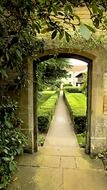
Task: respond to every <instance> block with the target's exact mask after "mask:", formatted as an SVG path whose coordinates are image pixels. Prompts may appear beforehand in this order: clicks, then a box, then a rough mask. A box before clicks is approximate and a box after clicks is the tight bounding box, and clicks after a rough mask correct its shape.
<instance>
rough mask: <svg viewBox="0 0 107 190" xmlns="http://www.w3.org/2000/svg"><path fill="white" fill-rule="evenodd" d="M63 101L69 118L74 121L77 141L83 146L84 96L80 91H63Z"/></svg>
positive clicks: (84, 124) (84, 123)
mask: <svg viewBox="0 0 107 190" xmlns="http://www.w3.org/2000/svg"><path fill="white" fill-rule="evenodd" d="M65 101H66V103H67V107H68V109H69V112H70V116H71V120H72V121H73V123H74V130H75V133H76V136H77V140H78V143H79V145H80V146H81V147H85V139H86V134H85V131H86V120H87V119H86V109H87V103H86V96H85V95H84V94H82V93H69V92H67V91H65Z"/></svg>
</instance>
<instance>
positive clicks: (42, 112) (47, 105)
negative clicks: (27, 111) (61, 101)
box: [38, 93, 58, 133]
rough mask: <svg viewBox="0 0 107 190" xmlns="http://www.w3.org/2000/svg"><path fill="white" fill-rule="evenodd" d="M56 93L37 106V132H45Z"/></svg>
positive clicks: (56, 97)
mask: <svg viewBox="0 0 107 190" xmlns="http://www.w3.org/2000/svg"><path fill="white" fill-rule="evenodd" d="M57 99H58V93H55V94H54V95H52V96H51V97H50V98H49V99H48V100H47V101H45V102H44V103H43V104H42V105H41V106H39V108H38V129H39V132H44V133H47V131H48V129H49V125H50V122H51V119H52V116H53V113H54V110H55V106H56V102H57Z"/></svg>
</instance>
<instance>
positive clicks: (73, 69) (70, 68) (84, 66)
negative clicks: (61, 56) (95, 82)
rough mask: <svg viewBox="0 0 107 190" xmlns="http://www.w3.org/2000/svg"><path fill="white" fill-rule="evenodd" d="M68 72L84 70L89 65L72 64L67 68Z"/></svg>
mask: <svg viewBox="0 0 107 190" xmlns="http://www.w3.org/2000/svg"><path fill="white" fill-rule="evenodd" d="M66 70H67V71H68V72H79V73H81V72H83V71H85V72H86V71H87V65H72V66H71V67H69V68H67V69H66Z"/></svg>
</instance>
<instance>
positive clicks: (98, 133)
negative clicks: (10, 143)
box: [20, 48, 107, 154]
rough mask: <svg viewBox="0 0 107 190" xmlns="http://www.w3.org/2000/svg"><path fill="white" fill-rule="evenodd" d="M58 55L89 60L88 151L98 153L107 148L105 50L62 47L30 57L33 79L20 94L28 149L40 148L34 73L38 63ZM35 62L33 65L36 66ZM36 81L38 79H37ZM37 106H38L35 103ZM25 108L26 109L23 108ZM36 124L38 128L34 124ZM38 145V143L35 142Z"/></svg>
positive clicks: (29, 67) (29, 63) (106, 71)
mask: <svg viewBox="0 0 107 190" xmlns="http://www.w3.org/2000/svg"><path fill="white" fill-rule="evenodd" d="M56 54H57V57H75V58H77V59H80V60H84V61H86V62H87V63H88V76H89V77H88V84H89V85H88V113H87V114H88V130H87V146H86V147H87V148H86V149H87V152H90V153H91V154H96V153H98V152H99V151H103V150H106V147H107V135H106V133H107V132H106V123H107V115H106V107H107V106H106V85H105V84H106V81H107V79H106V73H107V66H106V65H107V64H106V59H107V55H106V54H105V53H104V52H103V50H102V49H100V48H99V49H96V50H88V51H83V50H81V51H80V50H73V49H70V48H59V49H57V53H56V50H55V49H54V48H53V49H47V50H45V51H44V53H38V54H37V56H36V59H35V60H34V59H33V60H28V64H27V72H28V78H30V80H29V81H30V82H29V83H28V86H27V87H26V89H23V91H22V95H21V96H20V110H21V109H22V104H25V105H23V107H24V106H25V108H26V109H24V117H23V113H22V112H21V111H20V113H22V114H21V117H22V119H23V118H24V122H25V124H24V126H26V127H23V129H22V130H23V131H24V132H25V133H26V134H27V135H28V136H29V145H28V148H27V149H28V150H29V151H30V152H34V148H35V150H37V142H36V140H35V139H36V138H35V137H34V136H37V130H36V119H35V117H34V115H35V114H34V106H33V105H34V102H35V96H36V92H34V93H33V89H35V87H34V86H35V83H33V75H34V71H35V69H36V64H38V63H39V62H40V61H42V60H46V59H49V58H51V57H53V56H54V55H56ZM32 62H33V65H32ZM34 81H35V80H34ZM23 94H24V96H25V97H26V100H27V101H26V102H23V98H22V97H23ZM35 106H36V105H35ZM22 110H23V109H22ZM34 126H35V127H34ZM34 144H35V145H34Z"/></svg>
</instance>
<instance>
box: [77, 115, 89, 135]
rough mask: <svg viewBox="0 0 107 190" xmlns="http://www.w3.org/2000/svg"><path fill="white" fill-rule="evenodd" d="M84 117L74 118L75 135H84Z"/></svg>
mask: <svg viewBox="0 0 107 190" xmlns="http://www.w3.org/2000/svg"><path fill="white" fill-rule="evenodd" d="M86 119H87V118H86V116H74V125H75V132H76V133H77V134H80V133H84V132H85V131H86Z"/></svg>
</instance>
